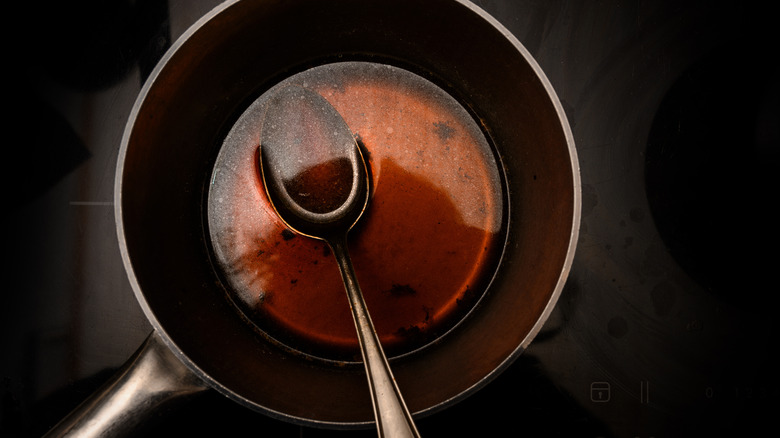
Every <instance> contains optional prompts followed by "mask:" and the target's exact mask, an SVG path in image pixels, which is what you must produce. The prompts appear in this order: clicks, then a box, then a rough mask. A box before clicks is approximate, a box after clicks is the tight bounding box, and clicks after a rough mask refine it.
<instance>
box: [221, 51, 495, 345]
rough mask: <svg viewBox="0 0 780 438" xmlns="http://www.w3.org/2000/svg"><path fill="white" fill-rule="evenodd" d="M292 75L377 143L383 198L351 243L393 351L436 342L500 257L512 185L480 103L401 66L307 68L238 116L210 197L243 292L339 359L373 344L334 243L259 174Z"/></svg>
mask: <svg viewBox="0 0 780 438" xmlns="http://www.w3.org/2000/svg"><path fill="white" fill-rule="evenodd" d="M290 84H296V85H299V86H304V87H307V88H309V89H312V90H314V91H317V92H318V93H320V94H321V95H322V96H323V97H324V98H325V99H327V100H328V101H329V102H330V104H331V105H332V106H333V107H334V108H335V109H336V110H337V111H338V112H339V113H340V114H341V116H342V117H343V118H344V120H345V121H346V123H347V125H348V126H349V127H350V129H351V130H352V132H353V133H354V134H355V136H356V138H358V141H359V143H360V145H361V147H362V148H363V151H364V153H365V154H366V158H367V161H368V167H369V173H370V175H371V199H370V200H369V204H368V208H367V210H366V212H365V213H364V215H363V217H361V219H360V220H359V221H358V224H357V225H356V226H355V228H353V230H352V231H351V232H350V234H349V245H350V254H351V256H352V261H353V265H354V267H355V272H356V275H357V277H358V281H359V282H360V285H361V289H362V291H363V294H364V297H365V300H366V304H367V306H368V308H369V311H370V313H371V317H372V319H373V321H374V325H375V327H376V330H377V333H378V334H379V337H380V340H381V341H382V344H383V346H384V348H385V351H386V352H387V353H388V354H389V355H391V356H393V355H398V354H402V353H405V352H408V351H412V350H414V349H417V348H420V347H422V346H424V345H425V344H427V343H430V342H431V341H433V340H435V339H436V338H437V337H439V336H441V335H443V334H444V333H446V332H447V331H448V330H450V329H451V328H452V327H454V326H455V325H456V324H457V323H458V321H460V320H461V319H462V318H463V317H464V316H465V315H466V314H467V313H468V312H469V311H470V310H471V309H472V308H473V306H474V305H475V303H476V302H477V301H478V300H479V298H480V297H481V295H482V293H483V291H484V290H485V287H486V285H487V283H488V282H489V280H490V278H491V276H492V274H493V272H494V270H495V268H496V265H497V262H498V258H499V255H500V252H501V250H502V244H503V231H504V212H505V209H506V208H505V207H506V206H505V204H504V202H505V201H504V196H503V192H502V188H503V184H502V180H501V173H500V170H499V167H498V163H497V160H496V157H495V155H494V153H493V151H492V148H491V146H490V144H489V143H488V141H487V139H486V137H485V135H484V133H483V132H482V130H481V129H480V127H479V125H478V124H477V123H476V122H475V120H474V119H473V118H472V117H471V115H470V114H469V113H468V111H466V109H465V108H463V106H461V105H460V104H459V103H458V102H457V101H456V100H455V99H454V98H452V97H451V96H450V95H449V94H447V93H446V92H445V91H444V90H442V89H441V88H439V87H438V86H436V85H435V84H433V83H432V82H430V81H428V80H426V79H424V78H422V77H420V76H418V75H415V74H413V73H411V72H409V71H407V70H404V69H400V68H397V67H392V66H389V65H384V64H377V63H367V62H343V63H333V64H326V65H322V66H319V67H315V68H312V69H310V70H306V71H304V72H302V73H299V74H297V75H294V76H292V77H290V78H289V79H287V80H285V81H283V82H282V83H280V84H279V85H277V86H276V87H274V88H272V89H271V90H269V91H268V92H266V93H264V94H263V95H261V96H260V97H259V98H258V99H257V100H256V101H255V102H253V103H252V104H251V105H250V106H249V108H247V109H246V111H244V113H242V115H241V116H240V117H239V119H238V120H237V122H236V124H235V125H234V126H233V128H232V130H231V131H230V133H229V134H228V135H227V137H226V138H225V141H224V143H223V145H222V149H221V150H220V153H219V156H218V158H217V162H216V164H215V167H214V171H213V175H212V179H211V185H210V188H209V195H208V210H207V213H208V225H209V233H210V237H211V241H212V245H213V249H214V257H215V260H216V264H217V266H218V267H219V269H220V270H221V271H222V278H223V279H224V280H225V283H226V284H227V286H228V288H229V290H230V293H231V299H232V300H233V302H234V303H236V304H237V306H238V307H239V308H240V309H241V311H242V312H243V313H244V315H246V317H247V318H248V319H249V320H251V321H252V322H253V323H254V324H255V325H256V326H257V328H258V329H259V330H260V331H262V332H263V333H265V334H267V335H268V336H270V337H272V338H274V339H276V340H278V341H280V342H282V343H283V344H286V345H287V346H289V347H290V348H293V349H296V350H299V351H302V352H304V353H307V354H311V355H314V356H318V357H323V358H327V359H333V360H353V359H359V357H360V353H359V346H358V341H357V336H356V334H355V327H354V323H353V321H352V316H351V313H350V309H349V304H348V302H347V297H346V293H345V291H344V286H343V284H342V282H341V278H340V274H339V270H338V266H337V265H336V262H335V259H334V257H333V255H332V254H330V251H329V249H328V247H327V245H326V244H325V243H324V242H322V241H319V240H315V239H312V238H308V237H305V236H300V235H297V234H295V233H293V232H292V231H290V230H288V229H287V228H286V227H285V225H284V223H283V222H282V221H281V220H280V219H279V218H278V216H276V214H275V212H274V210H273V208H272V207H271V205H270V203H269V201H268V199H267V198H266V194H265V192H264V189H263V187H262V181H261V179H260V177H259V171H258V168H257V155H256V149H257V146H258V144H259V141H260V133H261V132H262V122H263V115H264V108H265V105H266V103H267V101H268V99H269V96H270V95H271V94H272V93H273V91H274V90H275V89H277V87H282V86H286V85H290ZM320 170H327V172H324V175H329V174H331V173H332V172H331V171H336V170H337V169H325V168H323V169H320ZM320 176H321V175H320ZM306 177H307V178H308V177H313V178H319V176H318V175H317V174H315V173H312V174H309V175H306ZM306 184H307V185H308V184H309V182H306Z"/></svg>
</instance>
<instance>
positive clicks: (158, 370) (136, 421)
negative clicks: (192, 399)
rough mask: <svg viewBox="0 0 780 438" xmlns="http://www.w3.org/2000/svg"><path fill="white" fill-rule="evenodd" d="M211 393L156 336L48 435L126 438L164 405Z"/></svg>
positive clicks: (152, 335)
mask: <svg viewBox="0 0 780 438" xmlns="http://www.w3.org/2000/svg"><path fill="white" fill-rule="evenodd" d="M206 389H207V386H206V384H205V382H203V381H202V380H201V379H200V378H198V377H197V376H195V374H193V373H192V372H191V371H190V370H189V368H187V367H186V366H184V364H183V363H181V361H180V360H179V359H178V358H177V357H176V355H174V354H173V353H172V352H171V351H170V349H169V346H167V345H165V343H164V342H163V340H162V339H161V338H160V336H159V335H158V334H157V332H152V334H151V335H149V337H148V338H147V339H146V341H145V342H144V344H143V345H142V346H141V348H140V349H139V350H138V351H137V352H136V353H135V355H134V356H133V357H132V358H130V359H129V360H128V361H127V363H126V364H125V365H124V366H123V367H122V369H120V370H119V372H117V374H116V375H114V376H113V377H112V378H111V379H110V380H109V381H108V382H107V383H106V384H105V385H104V386H103V387H102V388H101V389H100V390H98V391H96V392H95V393H94V394H92V395H91V396H90V397H89V398H88V399H87V400H85V401H84V402H83V403H82V404H81V405H79V407H78V408H76V409H75V410H74V411H73V412H72V413H70V414H69V415H68V416H67V417H66V418H64V419H63V420H62V421H60V422H59V423H57V425H56V426H54V428H52V429H51V430H50V431H49V432H47V433H46V435H45V436H47V437H65V436H70V437H84V438H86V437H107V436H117V437H118V436H127V435H128V434H131V433H133V432H134V431H135V430H136V429H137V428H138V427H139V425H140V424H143V422H145V421H148V419H149V418H152V417H153V416H154V415H153V414H154V411H156V410H159V409H160V408H161V407H162V406H164V405H165V404H168V403H172V402H181V401H182V400H183V399H186V398H187V397H188V396H191V395H193V394H196V393H198V392H201V391H205V390H206Z"/></svg>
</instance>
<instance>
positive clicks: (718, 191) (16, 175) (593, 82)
mask: <svg viewBox="0 0 780 438" xmlns="http://www.w3.org/2000/svg"><path fill="white" fill-rule="evenodd" d="M217 3H218V2H217V1H215V0H198V1H186V0H178V1H175V0H169V1H168V2H165V1H145V0H136V1H129V0H128V1H113V2H112V1H97V0H94V1H88V0H78V1H72V2H54V1H43V2H41V1H38V2H26V3H24V6H16V7H15V9H14V8H12V9H11V10H10V11H9V12H8V15H7V16H6V20H7V21H8V22H9V23H10V24H11V25H9V26H8V27H7V28H6V30H7V31H8V32H7V33H8V36H7V37H6V43H7V48H6V51H5V53H4V56H5V58H6V63H5V66H4V70H6V73H7V75H6V78H7V79H6V90H7V93H6V99H7V100H6V104H7V105H8V109H9V110H10V111H9V113H8V114H10V117H8V116H6V117H4V119H5V120H6V123H8V125H7V127H6V129H5V132H6V133H7V134H10V137H7V140H6V143H5V145H4V149H5V151H6V153H7V155H6V157H7V158H6V159H4V160H3V163H4V165H5V166H4V167H5V169H3V170H4V171H3V172H2V174H3V178H4V187H5V190H4V194H5V202H4V204H6V205H7V206H8V208H6V209H5V211H6V213H5V214H4V215H3V225H4V230H5V233H6V234H7V235H8V236H10V238H8V239H6V241H7V242H9V243H10V245H6V246H4V248H5V250H6V258H5V260H6V261H5V262H4V263H3V268H4V271H5V272H4V275H3V279H4V285H3V287H2V294H3V295H2V297H3V307H2V313H0V324H1V325H2V326H1V327H0V329H2V332H1V333H2V349H3V350H2V356H1V357H2V359H1V360H0V393H1V394H2V395H1V397H2V399H1V403H2V404H1V405H0V434H1V435H2V436H20V437H21V436H25V437H26V436H40V435H41V434H42V433H44V432H45V431H46V430H47V429H48V428H49V427H51V426H52V425H53V424H54V423H56V421H58V420H59V419H60V418H61V417H62V416H64V415H65V414H66V413H67V412H69V411H70V410H71V409H72V408H74V407H75V406H76V405H77V404H78V403H79V401H81V400H83V399H84V398H85V397H86V396H87V395H88V394H90V393H91V392H92V391H93V390H94V389H96V388H97V387H98V386H99V385H100V384H101V383H102V382H104V381H105V380H106V379H107V378H108V377H109V376H110V375H111V373H112V372H113V370H115V369H116V367H118V366H120V365H121V364H122V363H123V362H124V361H125V360H126V359H127V358H128V357H129V356H130V355H131V354H132V353H133V351H134V350H135V349H136V348H137V347H138V346H140V344H141V342H142V341H143V339H144V338H145V337H146V336H147V335H148V334H149V332H150V330H151V328H150V326H149V324H148V322H147V321H146V319H145V317H144V315H143V313H142V312H141V310H140V308H139V306H138V304H137V302H136V301H135V298H134V296H133V293H132V290H131V288H130V285H129V283H128V280H127V278H126V275H125V272H124V269H123V266H122V261H121V257H120V254H119V249H118V245H117V241H116V231H115V226H114V216H113V214H114V212H113V182H114V181H113V178H114V171H115V166H116V158H117V151H118V148H119V144H120V141H121V136H122V132H123V129H124V126H125V123H126V121H127V119H128V116H129V113H130V110H131V108H132V105H133V103H134V100H135V98H136V96H137V95H138V93H139V91H140V88H141V86H142V84H143V81H144V80H145V78H146V77H147V75H148V74H149V72H150V71H151V69H152V68H153V67H154V65H155V64H156V62H157V61H158V60H159V58H160V57H161V56H162V54H163V53H164V51H165V50H166V49H167V48H168V47H169V46H170V44H171V43H172V42H173V41H175V39H176V38H177V37H178V36H179V35H181V34H182V33H183V32H184V30H185V29H186V28H187V27H188V26H189V25H191V24H192V23H194V22H195V21H196V20H197V19H198V18H199V17H201V16H202V15H204V14H205V13H206V12H208V11H209V10H210V9H211V8H212V7H213V6H215V5H216V4H217ZM476 3H477V4H478V5H479V6H481V7H483V8H484V9H485V10H486V11H487V12H489V13H490V14H492V15H493V16H494V17H495V18H496V19H498V20H499V21H500V22H501V23H502V24H503V25H504V26H506V27H507V28H508V29H509V30H510V31H511V32H512V33H513V34H514V35H515V36H516V37H517V38H518V39H519V40H520V41H521V42H522V44H523V45H524V46H525V47H526V48H527V49H528V50H529V51H530V52H531V54H532V55H533V56H534V57H535V59H536V60H537V61H538V63H539V64H540V66H541V67H542V69H543V70H544V71H545V73H546V74H547V76H548V78H549V80H550V82H551V83H552V85H553V87H554V88H555V90H556V92H557V93H558V96H559V98H560V100H561V102H562V104H563V107H564V109H565V110H566V113H567V115H568V117H569V122H570V124H571V127H572V131H573V134H574V138H575V142H576V146H577V153H578V155H579V160H580V166H581V174H582V194H583V206H582V227H581V234H580V240H579V242H578V249H577V254H576V257H575V260H574V265H573V268H572V272H571V275H570V277H569V280H568V282H567V284H566V287H565V289H564V291H563V294H562V296H561V298H560V300H559V302H558V305H557V307H556V309H555V310H554V312H553V314H552V315H551V317H550V319H549V320H548V322H547V324H546V325H545V327H544V328H543V330H542V332H541V333H540V335H539V336H538V337H537V339H536V340H535V341H534V342H533V343H532V344H531V347H530V348H529V350H528V351H527V352H526V353H525V354H524V355H522V356H521V357H520V359H518V360H517V361H516V362H515V363H514V364H513V365H512V366H511V367H510V368H509V369H508V370H507V371H506V372H504V373H503V374H502V375H501V376H500V377H499V378H498V379H497V380H495V381H494V382H492V383H491V384H489V385H488V386H487V387H486V388H484V389H483V390H481V391H480V392H478V393H476V394H475V395H473V396H471V397H470V398H468V399H466V400H465V401H463V402H461V403H460V404H458V405H455V406H454V407H452V408H450V409H448V410H446V411H444V412H441V413H439V414H435V415H433V416H431V417H428V418H425V419H421V420H420V421H419V423H418V425H419V428H420V430H421V432H422V433H423V436H429V437H430V436H452V435H466V434H472V433H473V434H476V433H479V434H480V435H498V434H501V435H517V436H534V437H553V436H561V437H608V436H614V437H642V438H648V437H656V438H661V437H672V436H688V437H690V436H701V437H721V436H735V435H736V436H752V435H758V434H759V433H758V431H763V430H764V429H763V427H765V426H766V425H769V424H772V419H773V415H776V412H777V407H778V403H777V398H778V397H779V396H780V394H778V384H777V381H776V380H775V379H776V377H777V376H776V375H775V370H776V369H777V365H778V363H777V359H776V358H774V357H772V352H773V351H774V350H776V346H777V341H776V339H777V338H776V336H775V335H776V333H777V323H776V317H775V315H774V314H775V309H774V302H775V300H773V299H772V298H773V295H774V294H775V293H776V286H773V285H774V284H775V282H774V278H773V273H774V272H775V270H776V268H775V266H776V263H775V262H776V261H777V257H776V256H775V250H776V247H777V237H776V235H777V232H776V230H775V229H774V227H773V226H772V225H774V223H775V222H776V216H774V215H773V213H772V211H773V210H772V207H773V205H774V204H775V203H776V202H777V199H778V196H777V192H776V191H775V190H774V185H775V184H773V183H774V178H773V177H774V173H775V172H774V171H775V169H776V168H777V165H778V146H779V140H778V138H779V134H778V132H779V131H780V128H779V126H778V125H779V121H780V116H779V115H778V103H779V102H780V100H779V94H778V93H779V92H780V90H779V89H778V79H779V73H778V68H777V67H776V66H775V64H776V63H775V58H776V52H777V43H778V40H779V39H778V35H777V31H775V30H773V29H775V28H776V26H774V25H775V23H774V22H773V20H772V19H771V18H772V14H770V13H769V11H768V7H764V6H759V2H755V4H750V2H739V3H737V2H711V1H691V2H675V1H618V0H612V1H543V2H537V1H511V0H505V1H499V0H495V1H487V0H483V1H477V2H476ZM760 4H762V5H765V4H767V3H766V2H761V3H760ZM156 420H157V421H155V422H153V423H152V424H150V425H148V426H147V428H146V429H145V430H139V431H138V432H139V434H141V433H143V434H144V435H146V436H156V435H166V434H171V433H176V434H184V433H193V432H201V433H203V432H206V433H208V432H213V433H217V432H219V433H220V434H221V435H222V436H230V435H239V434H244V433H253V434H255V433H256V434H261V433H262V434H270V435H274V436H330V435H347V436H375V432H374V431H373V430H368V431H349V432H343V431H342V432H332V431H324V430H317V429H310V428H306V427H300V426H297V425H290V424H286V423H281V422H279V421H276V420H272V419H269V418H267V417H265V416H263V415H260V414H257V413H254V412H252V411H249V410H247V409H246V408H243V407H241V406H239V405H237V404H235V403H233V402H231V401H228V400H226V399H224V398H223V397H222V396H220V395H218V394H215V393H212V392H209V393H207V394H205V395H202V396H200V397H198V398H197V399H194V400H190V401H188V402H187V403H186V404H184V405H183V406H179V408H178V409H173V408H172V409H170V410H166V409H164V410H161V411H160V412H159V414H158V416H157V418H156ZM769 430H771V429H769Z"/></svg>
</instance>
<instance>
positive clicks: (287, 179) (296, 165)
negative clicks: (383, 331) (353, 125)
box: [258, 86, 419, 437]
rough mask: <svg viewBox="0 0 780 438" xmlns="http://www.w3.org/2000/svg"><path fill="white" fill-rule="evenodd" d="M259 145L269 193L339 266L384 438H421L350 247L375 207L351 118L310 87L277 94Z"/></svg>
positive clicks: (291, 223) (284, 214)
mask: <svg viewBox="0 0 780 438" xmlns="http://www.w3.org/2000/svg"><path fill="white" fill-rule="evenodd" d="M267 108H268V109H267V110H266V114H265V119H264V121H263V130H262V135H261V139H260V146H259V154H258V155H259V167H260V174H261V177H262V180H263V185H264V186H265V190H266V193H267V194H268V199H269V200H270V201H271V205H272V206H273V208H274V210H275V211H276V213H277V214H278V215H279V217H280V218H281V219H282V221H283V222H284V223H285V224H286V225H287V226H288V227H289V228H291V229H292V230H293V231H295V232H297V233H299V234H302V235H305V236H308V237H312V238H315V239H320V240H323V241H325V242H326V243H327V244H328V246H330V248H331V251H332V252H333V254H334V256H335V257H336V260H337V262H338V265H339V269H340V271H341V278H342V280H343V281H344V287H345V288H346V290H347V296H348V297H349V303H350V307H351V308H352V317H353V318H354V320H355V327H356V329H357V335H358V340H359V341H360V349H361V354H362V356H363V363H364V365H365V368H366V374H367V377H368V384H369V389H370V392H371V401H372V403H373V407H374V417H375V418H376V423H377V431H378V433H379V436H380V437H407V436H410V437H419V433H418V432H417V427H416V426H415V424H414V421H413V420H412V416H411V414H410V413H409V410H408V408H407V407H406V403H405V402H404V400H403V397H402V396H401V392H400V390H399V389H398V386H397V385H396V382H395V379H394V378H393V374H392V371H391V370H390V365H389V363H388V361H387V357H386V356H385V353H384V351H383V350H382V345H381V344H380V342H379V337H378V336H377V334H376V330H375V329H374V325H373V323H372V322H371V317H370V316H369V313H368V309H367V307H366V303H365V301H364V300H363V294H362V292H361V290H360V286H359V285H358V281H357V277H356V276H355V272H354V269H353V267H352V261H351V260H350V257H349V252H348V249H347V233H348V232H349V230H350V229H351V228H352V226H353V225H354V224H355V223H356V222H357V220H358V219H359V218H360V216H361V215H362V214H363V212H364V211H365V209H366V206H367V205H368V198H369V183H370V181H369V176H368V171H367V169H366V163H365V160H364V158H363V154H362V153H361V151H360V148H359V147H358V145H357V142H356V141H355V138H354V137H353V135H352V131H350V129H349V127H348V126H347V124H346V122H345V121H344V119H342V118H341V115H340V114H339V113H338V112H337V111H336V109H335V108H333V107H332V106H331V105H330V103H329V102H328V101H327V100H325V98H324V97H322V96H321V95H319V94H318V93H316V92H313V91H310V90H307V89H305V88H303V87H298V86H290V87H286V88H283V89H281V90H280V91H279V92H278V93H276V94H275V95H274V96H273V97H272V98H271V100H270V102H269V104H268V107H267Z"/></svg>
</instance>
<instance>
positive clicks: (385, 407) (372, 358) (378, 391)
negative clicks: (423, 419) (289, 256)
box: [329, 236, 420, 437]
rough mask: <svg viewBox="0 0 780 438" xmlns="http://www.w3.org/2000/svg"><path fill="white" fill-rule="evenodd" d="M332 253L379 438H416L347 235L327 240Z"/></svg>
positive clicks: (412, 422)
mask: <svg viewBox="0 0 780 438" xmlns="http://www.w3.org/2000/svg"><path fill="white" fill-rule="evenodd" d="M329 244H330V246H331V250H332V251H333V254H334V255H335V256H336V260H337V261H338V264H339V269H340V270H341V277H342V279H343V280H344V287H345V288H346V289H347V295H348V297H349V303H350V307H351V308H352V317H353V318H354V320H355V327H356V328H357V334H358V340H359V341H360V349H361V353H362V355H363V363H364V364H365V367H366V374H367V377H368V383H369V389H370V391H371V401H372V403H373V405H374V416H375V417H376V422H377V430H378V433H379V436H380V437H419V436H420V434H419V432H417V427H416V426H415V424H414V420H413V419H412V415H411V414H410V413H409V409H408V408H407V407H406V403H405V402H404V400H403V397H402V396H401V391H400V390H399V389H398V385H397V384H396V382H395V378H394V377H393V373H392V371H391V370H390V365H389V364H388V362H387V357H386V356H385V353H384V351H383V350H382V345H381V344H380V342H379V337H378V336H377V334H376V330H375V329H374V324H373V323H372V322H371V317H370V315H369V314H368V309H367V307H366V303H365V301H364V300H363V293H362V292H361V290H360V286H359V285H358V281H357V277H356V276H355V270H354V268H353V267H352V261H351V259H350V257H349V251H348V250H347V239H346V236H343V237H342V238H337V239H332V240H331V241H329Z"/></svg>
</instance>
